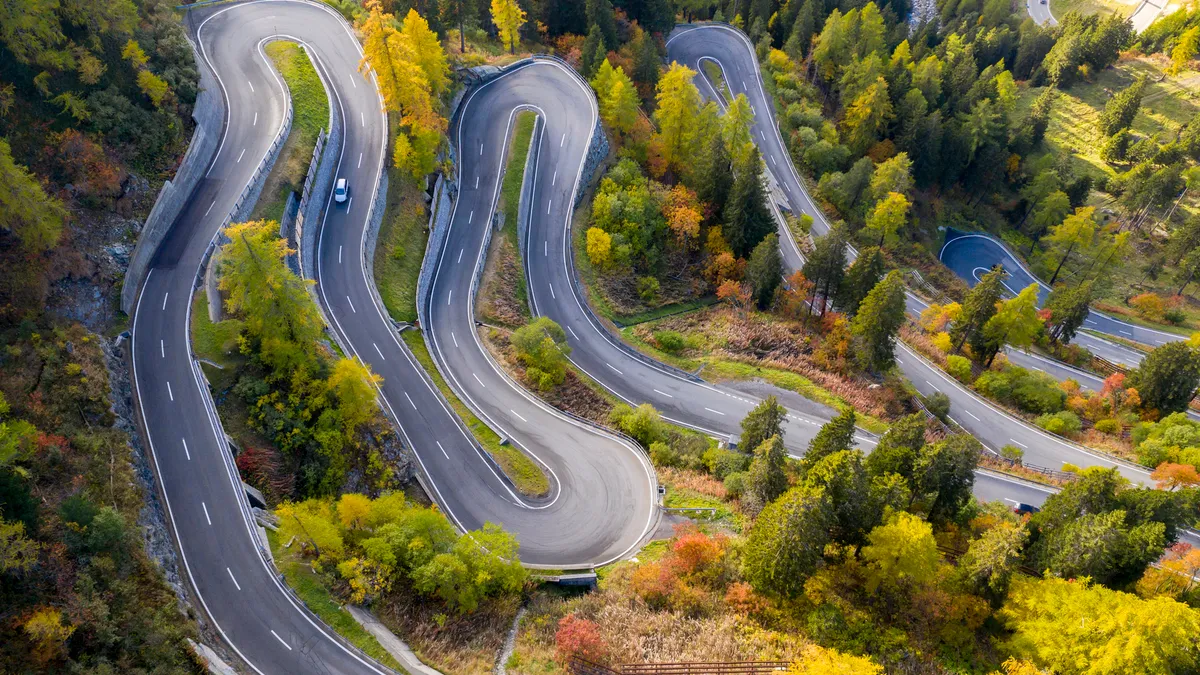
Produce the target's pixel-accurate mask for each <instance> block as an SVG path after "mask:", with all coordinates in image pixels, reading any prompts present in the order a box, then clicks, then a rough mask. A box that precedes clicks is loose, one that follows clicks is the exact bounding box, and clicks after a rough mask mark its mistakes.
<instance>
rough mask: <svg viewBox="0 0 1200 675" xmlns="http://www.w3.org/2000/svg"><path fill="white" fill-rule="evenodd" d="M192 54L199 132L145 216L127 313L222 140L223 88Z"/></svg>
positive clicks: (129, 276) (128, 274) (125, 293)
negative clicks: (197, 76) (197, 79)
mask: <svg viewBox="0 0 1200 675" xmlns="http://www.w3.org/2000/svg"><path fill="white" fill-rule="evenodd" d="M189 39H190V36H189ZM192 53H193V55H194V56H195V57H196V69H197V70H198V71H199V72H200V86H199V89H200V93H199V94H197V95H196V105H195V107H193V108H192V119H193V120H195V122H196V130H195V131H193V132H192V140H191V143H190V144H189V145H188V149H187V153H185V154H184V156H183V161H182V162H181V163H180V164H179V168H178V169H176V171H175V177H174V178H173V179H172V180H168V181H167V182H165V183H163V186H162V189H161V190H159V192H158V198H157V199H156V200H155V201H154V207H153V208H151V209H150V215H149V216H147V217H146V222H145V223H144V224H143V225H142V231H141V233H140V234H139V235H138V242H137V246H136V247H135V248H134V249H133V255H132V256H130V258H129V267H128V268H127V269H126V270H125V281H124V284H123V285H122V287H121V311H123V312H125V313H126V314H129V313H130V312H132V311H133V304H134V302H136V301H137V294H138V290H139V289H140V288H141V286H142V282H143V281H145V280H146V274H147V272H148V271H149V269H150V261H151V260H153V259H154V254H155V253H156V252H157V251H158V246H159V244H161V243H162V241H163V239H164V238H166V236H167V233H168V232H170V230H171V226H172V225H174V224H175V220H176V219H177V218H178V217H179V214H180V213H181V212H182V211H183V207H184V206H185V205H186V204H187V201H188V198H190V197H191V195H192V191H193V190H195V189H196V186H197V185H198V184H199V183H200V179H201V178H203V177H204V172H205V171H207V170H208V165H209V163H210V162H211V161H212V159H213V156H214V155H216V153H217V145H218V142H219V141H220V138H221V128H222V125H223V124H224V121H225V105H224V103H223V102H222V99H221V94H220V85H218V83H217V78H216V77H215V76H214V75H213V74H212V72H211V71H209V69H208V65H207V64H206V63H205V62H204V59H202V58H200V54H199V53H197V52H196V47H195V45H194V44H193V45H192Z"/></svg>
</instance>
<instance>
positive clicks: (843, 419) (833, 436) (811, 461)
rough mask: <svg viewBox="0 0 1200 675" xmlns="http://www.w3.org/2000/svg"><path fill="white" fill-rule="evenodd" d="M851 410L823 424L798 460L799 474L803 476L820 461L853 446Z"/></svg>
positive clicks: (853, 419)
mask: <svg viewBox="0 0 1200 675" xmlns="http://www.w3.org/2000/svg"><path fill="white" fill-rule="evenodd" d="M855 419H856V415H855V414H854V409H853V408H846V409H845V410H843V411H842V413H841V414H839V415H838V416H837V417H835V418H833V419H832V420H830V421H829V422H826V423H825V426H823V427H821V430H820V431H818V432H817V435H816V436H814V437H813V439H812V441H811V442H809V444H808V451H807V452H805V453H804V457H803V458H802V459H801V460H800V474H801V475H804V474H806V473H807V472H808V470H809V469H811V468H812V467H813V466H815V465H816V464H817V462H820V461H821V460H822V459H824V458H826V457H828V456H829V455H832V454H833V453H835V452H840V451H842V450H849V449H850V446H852V445H853V444H854V421H855Z"/></svg>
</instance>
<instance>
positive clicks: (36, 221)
mask: <svg viewBox="0 0 1200 675" xmlns="http://www.w3.org/2000/svg"><path fill="white" fill-rule="evenodd" d="M0 184H3V185H4V189H3V190H0V228H3V229H4V230H6V231H8V232H11V233H12V234H14V235H16V237H17V239H19V240H20V241H21V246H22V248H24V249H25V250H26V251H27V252H29V253H30V254H34V255H36V254H40V253H43V252H45V251H48V250H50V249H51V248H54V246H56V245H57V244H58V237H59V234H60V233H61V232H62V227H63V221H64V220H65V219H66V217H67V211H66V209H65V208H63V205H62V203H61V202H59V201H58V200H57V199H55V198H54V197H51V196H49V195H47V194H46V192H45V190H43V189H42V186H41V184H40V183H39V182H38V180H37V178H36V177H35V176H34V175H33V174H31V173H30V172H29V171H28V170H27V169H26V168H25V167H23V166H21V165H20V164H17V163H16V162H14V161H13V157H12V148H11V147H10V146H9V144H8V141H7V140H5V139H3V138H0Z"/></svg>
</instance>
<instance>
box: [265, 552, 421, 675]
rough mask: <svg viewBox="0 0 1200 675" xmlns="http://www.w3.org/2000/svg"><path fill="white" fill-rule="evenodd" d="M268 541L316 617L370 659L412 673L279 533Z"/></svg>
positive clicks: (279, 565)
mask: <svg viewBox="0 0 1200 675" xmlns="http://www.w3.org/2000/svg"><path fill="white" fill-rule="evenodd" d="M267 540H268V541H270V543H271V554H272V555H273V556H274V557H275V566H276V567H277V568H279V571H280V572H282V573H283V576H284V580H285V582H286V583H287V585H288V586H289V587H291V589H292V590H293V591H295V593H296V595H297V596H299V597H300V599H301V600H303V601H304V605H305V606H306V607H308V609H310V610H312V612H313V614H316V615H317V616H318V617H319V618H320V619H321V621H324V622H325V624H326V625H328V626H329V627H330V628H333V629H334V630H335V631H337V633H338V635H341V636H342V637H344V638H346V639H347V640H349V641H350V642H351V643H353V644H354V646H355V647H358V648H359V649H361V650H362V651H363V653H365V654H366V655H367V656H370V657H371V658H373V659H375V660H376V661H378V662H379V663H382V664H383V665H385V666H387V667H388V668H391V669H393V670H395V671H397V672H400V673H407V672H408V671H406V670H404V668H402V667H401V666H400V663H399V662H398V661H396V659H394V658H392V655H391V654H389V653H388V652H387V650H386V649H384V648H383V647H382V646H381V645H380V644H379V642H378V641H376V640H375V637H374V636H372V635H371V634H370V633H368V632H367V631H366V629H365V628H363V627H362V626H360V625H358V622H357V621H355V620H354V617H352V616H350V612H347V611H346V610H345V609H343V608H342V606H341V604H339V603H338V602H337V600H335V599H334V598H333V596H332V595H330V593H329V589H328V588H326V587H325V585H324V584H323V583H322V579H321V578H320V577H319V576H318V575H317V573H316V572H314V571H312V568H311V567H310V566H309V565H308V563H307V562H304V561H303V560H300V559H298V558H296V557H294V556H293V555H292V554H291V552H290V551H289V550H288V549H286V548H284V547H283V543H284V542H281V541H279V535H278V534H277V533H275V532H272V531H270V530H268V531H267Z"/></svg>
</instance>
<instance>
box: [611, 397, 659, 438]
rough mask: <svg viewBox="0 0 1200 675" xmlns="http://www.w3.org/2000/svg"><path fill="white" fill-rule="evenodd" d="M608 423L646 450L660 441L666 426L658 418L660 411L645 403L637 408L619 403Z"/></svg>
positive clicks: (614, 407)
mask: <svg viewBox="0 0 1200 675" xmlns="http://www.w3.org/2000/svg"><path fill="white" fill-rule="evenodd" d="M608 421H609V422H612V424H613V425H614V426H616V427H617V428H618V429H620V430H621V431H624V432H625V433H627V434H629V435H630V436H632V437H633V438H634V440H636V441H637V442H638V443H641V444H642V446H643V447H646V448H649V447H650V445H651V444H653V443H654V442H655V441H657V440H660V439H661V438H662V437H663V434H664V429H663V427H664V425H663V423H662V420H660V419H659V417H658V411H657V410H655V409H654V406H652V405H650V404H649V403H643V404H641V405H639V406H638V407H637V408H630V407H629V406H628V405H625V404H624V403H619V404H617V405H615V406H613V409H612V412H610V413H609V414H608Z"/></svg>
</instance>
